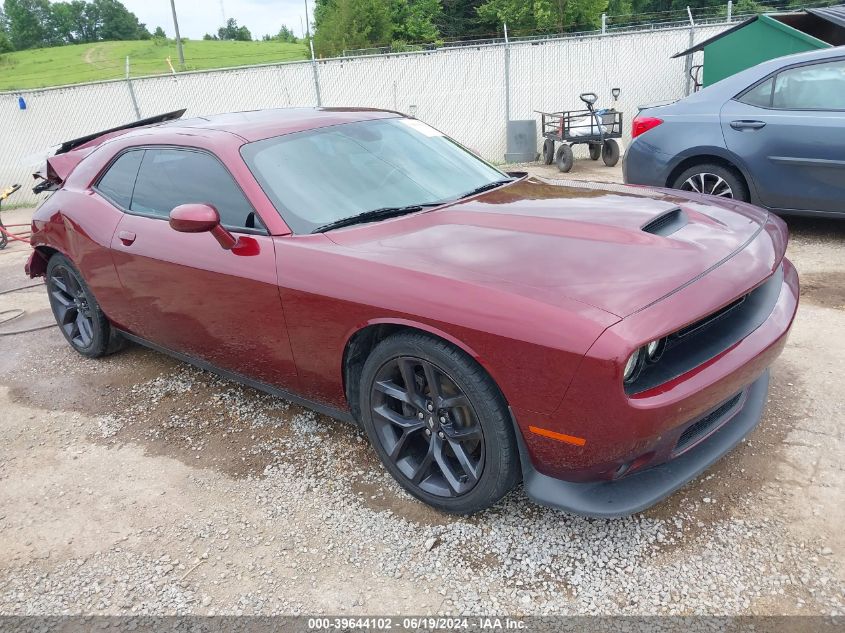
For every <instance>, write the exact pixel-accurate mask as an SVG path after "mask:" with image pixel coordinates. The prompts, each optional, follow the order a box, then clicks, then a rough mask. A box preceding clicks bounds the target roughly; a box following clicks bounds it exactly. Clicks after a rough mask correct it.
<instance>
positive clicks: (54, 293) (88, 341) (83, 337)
mask: <svg viewBox="0 0 845 633" xmlns="http://www.w3.org/2000/svg"><path fill="white" fill-rule="evenodd" d="M46 277H47V294H48V296H49V298H50V307H51V308H52V310H53V316H54V317H55V318H56V323H57V324H58V326H59V329H60V330H61V332H62V334H63V335H64V337H65V339H67V342H68V343H70V346H71V347H72V348H73V349H75V350H76V351H77V352H79V353H80V354H82V355H83V356H87V357H88V358H97V357H100V356H105V355H106V354H110V353H111V352H114V351H117V350H118V349H119V348H120V347H122V344H123V339H122V337H121V336H120V335H119V334H118V333H117V332H115V331H114V330H112V327H111V325H110V324H109V322H108V319H106V316H105V315H104V314H103V311H102V310H101V309H100V304H98V303H97V300H96V299H95V298H94V295H93V294H92V292H91V290H90V289H89V288H88V285H87V284H86V283H85V280H84V279H83V278H82V275H81V274H80V273H79V271H78V270H77V269H76V267H75V266H74V265H73V264H72V263H71V262H70V260H69V259H68V258H67V257H65V256H64V255H58V254H57V255H53V256H52V257H51V258H50V261H49V263H48V264H47V275H46Z"/></svg>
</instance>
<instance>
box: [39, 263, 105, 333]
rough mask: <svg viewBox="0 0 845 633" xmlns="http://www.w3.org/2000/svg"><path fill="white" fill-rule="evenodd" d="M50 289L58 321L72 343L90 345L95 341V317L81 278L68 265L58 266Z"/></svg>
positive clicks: (51, 279) (51, 278)
mask: <svg viewBox="0 0 845 633" xmlns="http://www.w3.org/2000/svg"><path fill="white" fill-rule="evenodd" d="M49 291H50V302H51V303H52V305H53V313H54V314H55V315H56V322H57V323H58V324H59V327H60V328H62V331H63V332H64V334H65V336H66V337H67V338H68V340H69V341H70V343H71V345H73V346H74V347H83V348H85V347H90V346H91V343H92V342H93V341H94V317H93V315H92V313H91V306H90V305H89V304H88V298H87V297H86V296H85V291H84V290H83V289H82V285H81V284H80V283H79V279H78V278H77V277H76V275H75V274H74V273H72V272H71V271H70V270H69V269H68V268H67V267H66V266H56V267H55V268H54V269H53V274H52V275H51V276H50V288H49Z"/></svg>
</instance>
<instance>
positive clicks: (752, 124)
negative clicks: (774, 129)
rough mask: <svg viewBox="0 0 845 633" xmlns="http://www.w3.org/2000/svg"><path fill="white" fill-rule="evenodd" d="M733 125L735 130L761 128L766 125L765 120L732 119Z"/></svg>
mask: <svg viewBox="0 0 845 633" xmlns="http://www.w3.org/2000/svg"><path fill="white" fill-rule="evenodd" d="M731 127H732V128H733V129H735V130H740V131H742V130H759V129H760V128H762V127H766V122H765V121H731Z"/></svg>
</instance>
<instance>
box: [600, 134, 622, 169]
mask: <svg viewBox="0 0 845 633" xmlns="http://www.w3.org/2000/svg"><path fill="white" fill-rule="evenodd" d="M601 159H602V160H603V161H604V164H605V165H607V166H608V167H614V166H615V165H616V163H618V162H619V143H617V142H616V141H615V140H614V139H612V138H609V139H607V140H606V141H605V142H604V145H602V146H601Z"/></svg>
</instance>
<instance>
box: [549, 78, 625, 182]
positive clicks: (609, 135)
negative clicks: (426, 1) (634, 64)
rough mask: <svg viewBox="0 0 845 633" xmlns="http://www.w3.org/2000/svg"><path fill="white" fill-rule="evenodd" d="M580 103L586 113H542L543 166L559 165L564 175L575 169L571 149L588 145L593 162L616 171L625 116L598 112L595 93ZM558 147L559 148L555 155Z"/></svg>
mask: <svg viewBox="0 0 845 633" xmlns="http://www.w3.org/2000/svg"><path fill="white" fill-rule="evenodd" d="M619 92H620V91H619V88H614V89H613V90H612V91H611V94H612V95H613V100H614V101H616V99H618V98H619ZM580 97H581V101H583V102H584V103H585V104H586V105H587V109H586V110H568V111H563V112H540V111H537V112H538V114H540V118H541V127H540V129H541V130H542V132H541V133H542V135H543V137H544V138H545V139H546V140H545V141H544V142H543V162H545V163H546V165H551V164H552V163H557V166H558V169H560V170H561V171H564V172H566V171H569V170H570V169H572V163H573V162H574V156H573V154H572V146H573V145H577V144H579V143H586V144H587V145H589V146H590V158H592V159H593V160H598V159H599V156H601V158H602V160H603V161H604V164H605V165H607V166H608V167H613V166H614V165H615V164H616V163H618V162H619V143H617V142H616V140H615V139H618V138H622V113H621V112H618V111H616V110H615V109H614V108H609V109H605V110H596V108H595V103H596V100H597V99H598V97H597V96H596V94H595V93H594V92H584V93H582V94H581V95H580ZM555 143H560V146H559V147H558V148H557V151H555Z"/></svg>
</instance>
